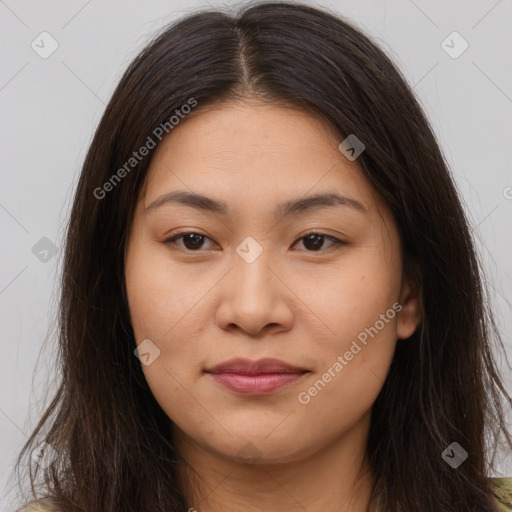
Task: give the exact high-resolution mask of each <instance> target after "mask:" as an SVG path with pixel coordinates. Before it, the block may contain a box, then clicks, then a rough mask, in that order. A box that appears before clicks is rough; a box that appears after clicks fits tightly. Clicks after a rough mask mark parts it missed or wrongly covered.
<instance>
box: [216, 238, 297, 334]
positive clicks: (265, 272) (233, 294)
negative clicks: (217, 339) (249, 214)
mask: <svg viewBox="0 0 512 512" xmlns="http://www.w3.org/2000/svg"><path fill="white" fill-rule="evenodd" d="M274 267H275V263H274V258H273V257H272V250H271V249H270V248H267V247H266V248H264V247H263V244H262V243H259V242H258V241H256V240H255V239H254V238H251V237H248V238H247V239H245V240H243V241H242V242H241V243H240V244H239V245H238V247H237V248H236V254H235V255H234V259H233V268H232V271H231V272H230V273H229V279H228V281H227V282H226V286H225V287H224V290H223V294H222V298H221V303H220V304H219V310H218V318H217V320H218V322H219V326H220V327H223V328H227V327H228V326H230V325H237V326H238V327H239V328H241V329H242V330H244V331H247V332H250V333H251V334H256V333H258V332H260V331H261V330H262V329H263V328H264V327H265V326H266V325H269V324H272V325H274V326H275V325H277V324H279V325H281V328H283V327H284V324H289V323H290V321H291V319H292V314H291V312H290V310H289V307H288V306H287V305H286V300H283V299H284V297H281V296H279V294H280V293H282V290H281V289H280V287H279V280H278V279H275V276H274V274H273V272H272V271H271V269H272V268H274ZM286 328H289V326H287V327H286Z"/></svg>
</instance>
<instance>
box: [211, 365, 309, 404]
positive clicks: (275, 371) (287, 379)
mask: <svg viewBox="0 0 512 512" xmlns="http://www.w3.org/2000/svg"><path fill="white" fill-rule="evenodd" d="M205 372H206V373H207V374H209V375H210V376H211V377H212V378H213V380H214V381H215V382H217V383H218V384H220V385H221V386H223V387H224V388H227V389H228V390H230V391H232V392H235V393H238V394H242V395H249V396H259V395H268V394H272V393H275V392H277V391H278V390H281V389H283V388H284V387H286V386H288V385H290V384H292V383H294V382H296V381H297V380H298V379H300V378H301V377H303V376H304V375H306V374H308V373H311V372H310V371H309V370H306V369H304V368H300V367H298V366H294V365H291V364H289V363H286V362H284V361H280V360H278V359H270V358H265V359H259V360H257V361H251V360H249V359H231V360H229V361H226V362H224V363H221V364H219V365H217V366H214V367H212V368H210V369H207V370H205Z"/></svg>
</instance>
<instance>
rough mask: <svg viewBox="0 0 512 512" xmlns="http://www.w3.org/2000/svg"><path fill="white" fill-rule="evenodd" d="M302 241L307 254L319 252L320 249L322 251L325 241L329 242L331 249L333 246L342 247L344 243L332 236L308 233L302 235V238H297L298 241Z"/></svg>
mask: <svg viewBox="0 0 512 512" xmlns="http://www.w3.org/2000/svg"><path fill="white" fill-rule="evenodd" d="M301 240H302V241H303V245H304V247H305V248H306V250H307V252H319V251H321V250H322V249H324V243H325V241H326V240H329V241H331V246H330V247H333V246H335V245H344V244H345V242H343V241H342V240H339V239H337V238H335V237H333V236H330V235H326V234H324V233H317V232H313V233H308V234H307V235H304V236H303V237H301V238H299V240H298V241H301Z"/></svg>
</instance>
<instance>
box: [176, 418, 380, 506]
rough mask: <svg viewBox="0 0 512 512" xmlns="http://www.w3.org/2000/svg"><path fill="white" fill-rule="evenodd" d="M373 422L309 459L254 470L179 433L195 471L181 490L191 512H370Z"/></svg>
mask: <svg viewBox="0 0 512 512" xmlns="http://www.w3.org/2000/svg"><path fill="white" fill-rule="evenodd" d="M368 427H369V416H368V417H365V418H363V419H362V420H361V422H360V423H358V424H356V425H354V426H353V427H352V428H351V429H350V430H349V431H347V432H345V433H344V434H343V436H342V437H340V438H337V439H335V440H333V441H332V442H331V443H329V444H327V445H325V446H323V447H322V448H320V449H318V450H316V451H315V452H314V453H313V454H311V455H309V456H307V457H300V456H299V455H297V456H296V457H295V458H294V460H292V461H289V462H286V463H270V462H269V463H265V461H264V460H263V459H261V460H259V461H257V463H255V464H252V465H249V464H244V463H242V462H240V461H239V460H233V458H229V457H226V456H224V455H222V454H219V453H218V452H215V451H213V449H206V448H204V447H203V446H199V445H198V444H197V443H196V442H194V441H193V440H192V439H191V438H190V437H188V436H187V435H186V434H184V433H183V432H182V431H181V430H179V429H178V428H177V427H174V432H173V436H174V440H175V443H176V447H177V448H178V450H179V451H180V452H181V453H182V455H183V456H184V457H185V460H187V462H188V463H189V465H190V466H191V468H192V469H193V470H194V471H191V470H190V469H189V468H186V467H181V466H180V468H179V470H178V478H179V484H180V487H181V489H182V492H183V494H184V496H185V499H186V502H187V505H188V506H189V507H190V509H189V510H190V512H193V510H194V509H196V510H197V511H199V512H220V511H222V512H231V511H239V510H244V511H245V512H277V511H279V512H281V511H282V510H287V511H292V512H295V511H297V512H298V511H301V512H304V510H307V511H308V512H320V511H321V512H365V511H366V510H367V506H368V501H369V497H370V492H371V487H372V483H373V482H372V476H371V471H370V469H369V468H368V466H367V464H366V463H365V462H364V449H365V446H366V439H367V433H368Z"/></svg>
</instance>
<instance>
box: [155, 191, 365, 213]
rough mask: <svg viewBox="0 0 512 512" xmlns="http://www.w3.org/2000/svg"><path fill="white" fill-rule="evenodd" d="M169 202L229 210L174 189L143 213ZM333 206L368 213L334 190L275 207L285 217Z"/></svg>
mask: <svg viewBox="0 0 512 512" xmlns="http://www.w3.org/2000/svg"><path fill="white" fill-rule="evenodd" d="M169 204H180V205H185V206H190V207H192V208H196V209H198V210H204V211H208V212H212V213H217V214H221V215H228V214H229V212H230V208H229V207H228V205H227V203H225V202H224V201H219V200H215V199H212V198H210V197H207V196H204V195H202V194H197V193H195V192H188V191H184V190H175V191H173V192H169V193H168V194H164V195H162V196H160V197H158V198H157V199H155V200H154V201H153V202H152V203H151V204H149V205H148V206H147V207H146V208H145V213H148V212H150V211H153V210H155V209H157V208H159V207H161V206H164V205H169ZM333 206H348V207H350V208H353V209H355V210H358V211H360V212H361V213H363V214H368V211H367V209H366V208H365V207H364V206H363V205H362V203H360V202H359V201H357V200H356V199H352V198H350V197H347V196H344V195H341V194H338V193H335V192H325V193H322V194H316V195H312V196H305V197H302V198H299V199H292V200H288V201H283V202H281V203H278V205H277V207H276V215H280V216H282V217H286V216H287V215H293V214H299V213H304V212H306V211H311V210H314V209H318V208H322V207H333Z"/></svg>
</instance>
